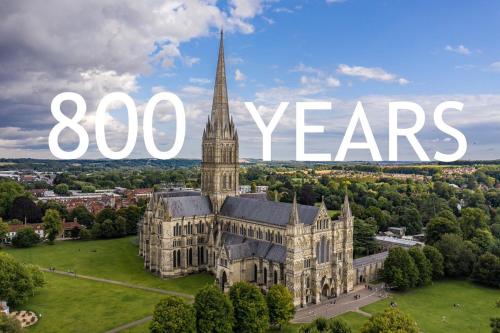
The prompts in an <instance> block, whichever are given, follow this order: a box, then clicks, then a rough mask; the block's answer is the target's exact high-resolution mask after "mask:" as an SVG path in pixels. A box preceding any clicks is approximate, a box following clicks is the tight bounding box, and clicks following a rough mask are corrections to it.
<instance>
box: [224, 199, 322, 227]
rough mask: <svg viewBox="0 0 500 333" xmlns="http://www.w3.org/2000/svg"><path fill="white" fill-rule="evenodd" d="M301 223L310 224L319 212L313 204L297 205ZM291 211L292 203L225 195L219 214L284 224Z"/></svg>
mask: <svg viewBox="0 0 500 333" xmlns="http://www.w3.org/2000/svg"><path fill="white" fill-rule="evenodd" d="M297 206H298V207H297V208H298V212H299V219H300V222H301V223H304V224H306V225H310V224H313V223H314V219H315V218H316V215H317V214H318V212H319V208H318V207H315V206H306V205H297ZM291 212H292V204H290V203H286V202H275V201H263V200H257V199H249V198H242V197H227V198H226V200H225V201H224V204H223V205H222V209H221V211H220V215H222V216H227V217H234V218H238V219H243V220H251V221H255V222H261V223H267V224H273V225H280V226H286V225H287V223H288V220H289V218H290V213H291Z"/></svg>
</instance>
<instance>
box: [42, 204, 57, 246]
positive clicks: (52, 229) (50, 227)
mask: <svg viewBox="0 0 500 333" xmlns="http://www.w3.org/2000/svg"><path fill="white" fill-rule="evenodd" d="M42 221H43V230H44V231H45V233H46V234H47V238H48V239H49V242H50V244H54V240H55V239H56V237H57V236H59V234H60V233H61V232H62V223H61V216H60V215H59V212H58V211H57V210H55V209H47V211H45V215H44V216H43V219H42Z"/></svg>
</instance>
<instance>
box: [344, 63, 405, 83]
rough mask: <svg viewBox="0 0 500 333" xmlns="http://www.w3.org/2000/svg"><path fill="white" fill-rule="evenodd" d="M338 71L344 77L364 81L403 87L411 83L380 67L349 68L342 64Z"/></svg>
mask: <svg viewBox="0 0 500 333" xmlns="http://www.w3.org/2000/svg"><path fill="white" fill-rule="evenodd" d="M337 71H338V72H339V73H341V74H344V75H348V76H355V77H359V78H361V79H362V80H375V81H382V82H396V83H399V84H401V85H405V84H408V83H409V81H408V80H407V79H405V78H403V77H399V76H398V75H396V74H392V73H389V72H387V71H386V70H384V69H382V68H379V67H362V66H348V65H345V64H342V65H339V67H338V68H337Z"/></svg>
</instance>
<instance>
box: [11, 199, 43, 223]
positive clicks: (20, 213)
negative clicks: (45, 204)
mask: <svg viewBox="0 0 500 333" xmlns="http://www.w3.org/2000/svg"><path fill="white" fill-rule="evenodd" d="M9 218H11V219H18V220H20V221H23V222H27V223H39V222H40V220H41V219H42V211H41V209H40V208H39V207H38V206H37V205H36V204H35V203H34V202H33V200H31V199H30V198H29V197H27V196H20V197H17V198H15V199H14V200H13V201H12V204H11V205H10V208H9Z"/></svg>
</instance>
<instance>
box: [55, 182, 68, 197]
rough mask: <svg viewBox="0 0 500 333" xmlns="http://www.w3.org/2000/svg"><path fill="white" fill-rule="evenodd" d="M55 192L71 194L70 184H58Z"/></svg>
mask: <svg viewBox="0 0 500 333" xmlns="http://www.w3.org/2000/svg"><path fill="white" fill-rule="evenodd" d="M54 193H55V194H58V195H64V196H65V195H69V186H68V185H67V184H64V183H63V184H57V185H56V187H54Z"/></svg>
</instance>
